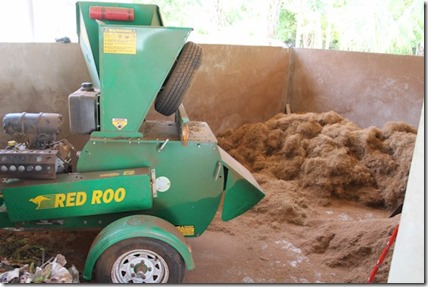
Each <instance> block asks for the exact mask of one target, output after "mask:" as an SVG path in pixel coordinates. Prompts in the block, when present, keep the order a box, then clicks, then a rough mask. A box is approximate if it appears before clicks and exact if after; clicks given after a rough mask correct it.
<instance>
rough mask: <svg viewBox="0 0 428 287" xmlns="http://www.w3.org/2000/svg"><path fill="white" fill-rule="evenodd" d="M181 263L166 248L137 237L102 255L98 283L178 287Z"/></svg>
mask: <svg viewBox="0 0 428 287" xmlns="http://www.w3.org/2000/svg"><path fill="white" fill-rule="evenodd" d="M184 272H185V268H184V261H183V258H182V257H181V256H180V254H179V253H178V252H177V251H176V250H175V249H174V248H173V247H171V246H170V245H169V244H167V243H165V242H162V241H160V240H157V239H153V238H145V237H137V238H130V239H126V240H122V241H119V242H118V243H116V244H114V245H112V246H110V247H109V248H108V249H107V250H106V251H104V252H103V253H102V254H101V256H100V258H99V260H98V261H97V264H96V266H95V276H96V280H97V281H98V282H99V283H181V282H182V281H183V277H184Z"/></svg>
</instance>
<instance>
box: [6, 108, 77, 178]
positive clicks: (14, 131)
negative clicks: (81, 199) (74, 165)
mask: <svg viewBox="0 0 428 287" xmlns="http://www.w3.org/2000/svg"><path fill="white" fill-rule="evenodd" d="M61 123H62V115H60V114H53V113H38V114H35V113H11V114H6V115H5V116H4V118H3V129H4V132H5V133H7V134H8V135H10V136H12V138H13V139H14V140H11V141H9V142H8V145H7V147H6V148H5V149H0V177H8V178H22V179H25V178H33V179H54V178H56V175H57V174H58V173H68V172H70V171H71V151H72V150H74V147H73V146H72V145H71V144H70V143H69V142H68V141H67V140H59V141H58V140H57V135H58V134H59V132H60V128H61ZM19 141H23V143H18V142H19Z"/></svg>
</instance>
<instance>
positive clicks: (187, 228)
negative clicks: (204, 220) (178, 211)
mask: <svg viewBox="0 0 428 287" xmlns="http://www.w3.org/2000/svg"><path fill="white" fill-rule="evenodd" d="M176 228H177V229H178V231H180V232H181V234H183V236H194V235H195V226H193V225H179V226H176Z"/></svg>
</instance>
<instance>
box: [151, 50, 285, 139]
mask: <svg viewBox="0 0 428 287" xmlns="http://www.w3.org/2000/svg"><path fill="white" fill-rule="evenodd" d="M201 46H202V48H203V56H202V57H203V60H202V64H201V67H200V68H199V69H198V70H197V72H196V74H195V76H194V80H193V83H192V86H191V87H190V89H189V92H188V94H187V95H186V97H185V98H184V101H183V103H184V106H185V108H186V111H187V114H188V116H189V118H190V119H191V120H196V121H206V122H207V123H208V124H209V125H210V128H211V129H212V130H213V132H214V133H218V132H220V131H223V130H225V129H228V128H234V127H238V126H241V125H242V124H244V123H255V122H260V121H265V120H268V119H269V118H271V117H272V116H273V115H275V114H277V113H279V112H283V111H284V110H285V94H286V92H287V87H288V86H287V83H288V81H287V80H288V77H289V75H288V59H289V56H288V50H287V49H282V48H280V47H252V46H233V45H230V46H229V45H201ZM148 119H165V117H163V116H162V115H160V114H159V113H156V112H154V111H153V109H152V111H151V112H150V113H149V117H148Z"/></svg>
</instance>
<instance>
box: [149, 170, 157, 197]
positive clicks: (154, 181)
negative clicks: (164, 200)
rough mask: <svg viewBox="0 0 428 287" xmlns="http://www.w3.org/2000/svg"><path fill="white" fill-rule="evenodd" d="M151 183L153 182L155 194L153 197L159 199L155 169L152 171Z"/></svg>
mask: <svg viewBox="0 0 428 287" xmlns="http://www.w3.org/2000/svg"><path fill="white" fill-rule="evenodd" d="M150 179H151V180H150V181H151V185H152V193H153V197H154V198H156V197H158V191H157V189H156V171H155V170H154V169H151V170H150Z"/></svg>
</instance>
